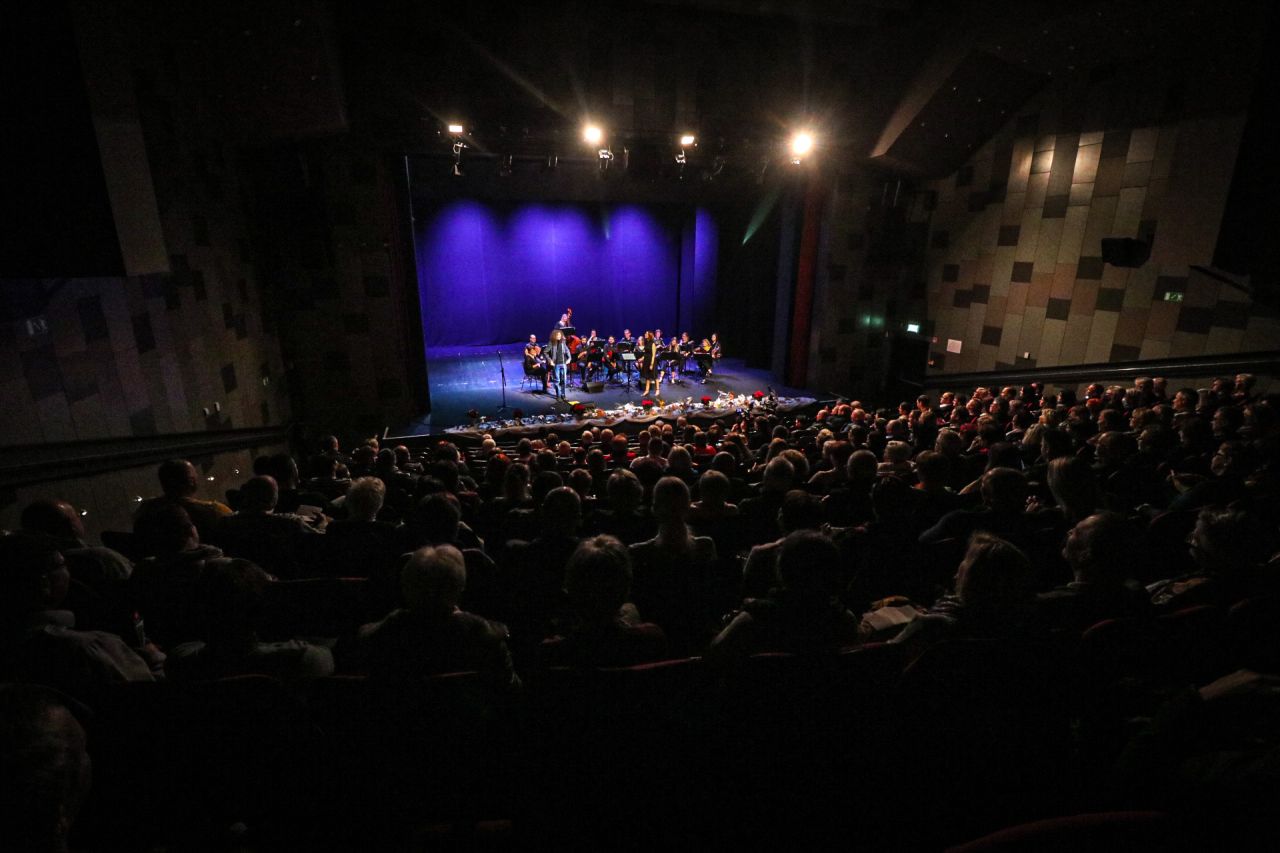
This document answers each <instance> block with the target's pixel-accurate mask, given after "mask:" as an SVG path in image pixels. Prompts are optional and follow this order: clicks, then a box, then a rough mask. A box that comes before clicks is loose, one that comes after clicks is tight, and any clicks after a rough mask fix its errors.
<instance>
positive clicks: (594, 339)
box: [586, 329, 600, 349]
mask: <svg viewBox="0 0 1280 853" xmlns="http://www.w3.org/2000/svg"><path fill="white" fill-rule="evenodd" d="M599 343H600V336H599V335H597V334H596V330H595V329H592V330H591V334H589V335H587V340H586V344H587V348H588V349H590V348H591V347H593V346H596V345H598V344H599Z"/></svg>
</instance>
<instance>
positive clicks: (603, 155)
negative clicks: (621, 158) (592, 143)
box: [597, 148, 613, 174]
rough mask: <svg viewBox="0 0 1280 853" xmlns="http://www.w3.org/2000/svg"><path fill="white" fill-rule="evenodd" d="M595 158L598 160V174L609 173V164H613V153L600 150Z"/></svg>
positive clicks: (605, 149) (607, 150)
mask: <svg viewBox="0 0 1280 853" xmlns="http://www.w3.org/2000/svg"><path fill="white" fill-rule="evenodd" d="M597 156H598V157H599V158H600V173H601V174H603V173H605V172H607V171H609V164H610V163H612V162H613V152H612V151H610V150H609V149H608V148H601V149H600V150H599V151H598V152H597Z"/></svg>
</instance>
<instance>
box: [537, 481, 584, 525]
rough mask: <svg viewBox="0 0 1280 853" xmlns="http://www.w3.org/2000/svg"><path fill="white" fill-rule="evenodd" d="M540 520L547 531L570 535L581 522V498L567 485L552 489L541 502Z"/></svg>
mask: <svg viewBox="0 0 1280 853" xmlns="http://www.w3.org/2000/svg"><path fill="white" fill-rule="evenodd" d="M541 521H542V528H543V530H544V531H546V532H547V533H550V534H552V535H559V536H572V535H573V534H574V533H575V532H576V531H577V530H578V527H579V525H580V524H581V523H582V498H580V497H579V496H578V493H577V492H575V491H574V490H573V489H571V488H569V487H568V486H558V487H556V488H554V489H552V490H551V491H549V492H547V497H546V499H545V500H543V502H542V516H541Z"/></svg>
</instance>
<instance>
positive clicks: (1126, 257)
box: [1102, 237, 1151, 267]
mask: <svg viewBox="0 0 1280 853" xmlns="http://www.w3.org/2000/svg"><path fill="white" fill-rule="evenodd" d="M1150 257H1151V244H1150V243H1147V242H1145V241H1143V240H1135V239H1134V238H1132V237H1104V238H1102V260H1103V262H1104V263H1108V264H1111V266H1113V267H1140V266H1142V265H1143V264H1145V263H1146V262H1147V259H1148V258H1150Z"/></svg>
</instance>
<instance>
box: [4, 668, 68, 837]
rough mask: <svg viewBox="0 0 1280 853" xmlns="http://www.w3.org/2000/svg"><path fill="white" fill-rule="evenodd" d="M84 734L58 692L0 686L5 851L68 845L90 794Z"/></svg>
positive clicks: (11, 685)
mask: <svg viewBox="0 0 1280 853" xmlns="http://www.w3.org/2000/svg"><path fill="white" fill-rule="evenodd" d="M89 768H90V762H89V756H88V753H87V752H86V751H85V732H84V729H83V728H82V727H81V726H80V723H79V722H78V721H77V720H76V718H75V716H74V715H73V714H72V712H71V711H70V710H69V709H68V707H67V705H66V704H65V702H64V698H63V696H62V695H61V694H59V693H58V692H57V691H56V690H53V689H52V688H49V687H43V686H39V685H34V684H5V685H0V837H2V838H3V840H4V841H5V846H6V849H10V850H33V851H36V850H38V851H57V850H65V849H67V847H66V844H67V836H68V835H69V834H70V830H71V825H72V824H73V823H74V822H75V819H76V815H77V814H78V813H79V811H80V806H81V804H82V803H83V802H84V799H85V797H86V796H87V795H88V793H89V779H90V771H89Z"/></svg>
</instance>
